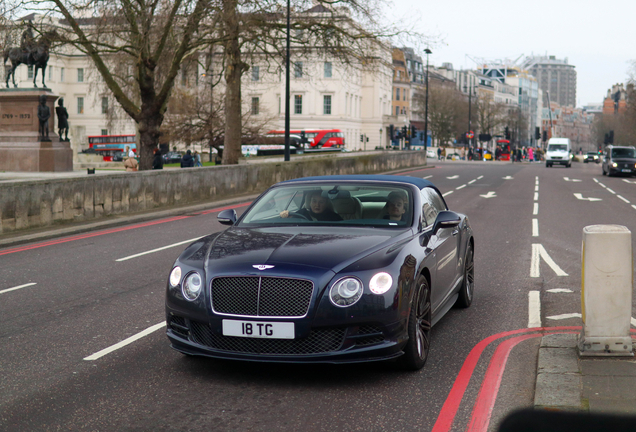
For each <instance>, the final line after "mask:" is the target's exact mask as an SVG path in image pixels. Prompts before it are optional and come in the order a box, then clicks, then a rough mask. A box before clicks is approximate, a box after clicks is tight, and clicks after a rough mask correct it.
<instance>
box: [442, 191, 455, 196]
mask: <svg viewBox="0 0 636 432" xmlns="http://www.w3.org/2000/svg"><path fill="white" fill-rule="evenodd" d="M452 193H453V191H448V192H446V193H443V194H442V196H446V195H450V194H452Z"/></svg>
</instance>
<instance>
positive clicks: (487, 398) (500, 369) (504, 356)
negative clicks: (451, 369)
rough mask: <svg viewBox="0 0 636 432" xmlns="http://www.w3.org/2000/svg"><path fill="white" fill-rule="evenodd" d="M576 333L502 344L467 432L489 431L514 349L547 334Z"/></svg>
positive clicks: (488, 370) (526, 337)
mask: <svg viewBox="0 0 636 432" xmlns="http://www.w3.org/2000/svg"><path fill="white" fill-rule="evenodd" d="M561 333H571V334H575V333H574V332H557V333H551V332H547V333H539V334H527V335H523V336H517V337H514V338H510V339H507V340H505V341H503V342H501V343H500V344H499V345H498V346H497V349H496V350H495V353H494V354H493V355H492V358H491V360H490V364H489V365H488V369H487V370H486V375H485V376H484V380H483V381H482V384H481V389H480V390H479V395H478V396H477V401H476V402H475V405H474V406H473V413H472V415H471V418H470V422H469V423H468V428H467V429H466V431H467V432H485V431H487V430H488V425H489V424H490V417H491V416H492V411H493V409H494V408H495V401H496V400H497V393H499V386H500V384H501V379H502V377H503V373H504V370H505V369H506V363H507V362H508V356H509V355H510V352H511V351H512V349H513V348H514V347H515V346H517V344H519V343H520V342H523V341H525V340H528V339H532V338H537V337H542V336H545V335H546V334H561Z"/></svg>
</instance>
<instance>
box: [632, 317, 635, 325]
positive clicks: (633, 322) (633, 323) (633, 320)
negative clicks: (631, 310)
mask: <svg viewBox="0 0 636 432" xmlns="http://www.w3.org/2000/svg"><path fill="white" fill-rule="evenodd" d="M632 325H633V326H634V327H636V319H634V318H633V317H632Z"/></svg>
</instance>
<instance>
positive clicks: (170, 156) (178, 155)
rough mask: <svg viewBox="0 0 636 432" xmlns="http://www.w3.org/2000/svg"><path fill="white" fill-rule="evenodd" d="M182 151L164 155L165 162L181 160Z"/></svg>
mask: <svg viewBox="0 0 636 432" xmlns="http://www.w3.org/2000/svg"><path fill="white" fill-rule="evenodd" d="M181 157H182V155H181V153H178V152H168V153H166V154H164V155H163V163H166V164H171V163H179V162H181Z"/></svg>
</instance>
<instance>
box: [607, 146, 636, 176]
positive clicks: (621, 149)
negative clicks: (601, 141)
mask: <svg viewBox="0 0 636 432" xmlns="http://www.w3.org/2000/svg"><path fill="white" fill-rule="evenodd" d="M603 175H610V176H613V175H628V176H629V175H636V148H634V147H627V146H613V145H609V146H607V147H606V149H605V154H604V155H603Z"/></svg>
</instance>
